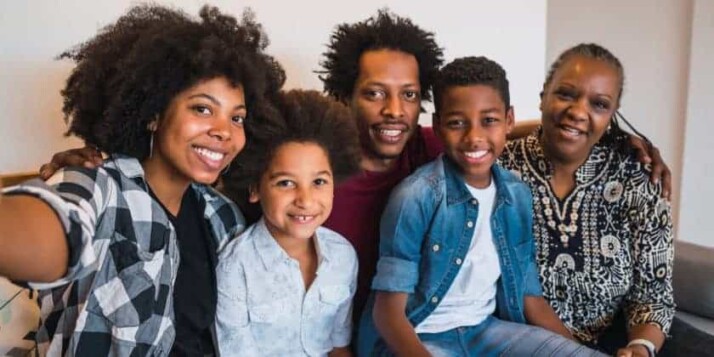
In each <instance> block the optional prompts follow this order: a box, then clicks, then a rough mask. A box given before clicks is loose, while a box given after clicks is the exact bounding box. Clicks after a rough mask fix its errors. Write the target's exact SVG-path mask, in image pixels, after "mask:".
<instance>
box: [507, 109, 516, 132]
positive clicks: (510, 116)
mask: <svg viewBox="0 0 714 357" xmlns="http://www.w3.org/2000/svg"><path fill="white" fill-rule="evenodd" d="M515 118H516V114H515V110H514V109H513V106H510V107H508V109H507V110H506V133H508V134H510V133H511V131H513V127H514V126H515V125H516V119H515Z"/></svg>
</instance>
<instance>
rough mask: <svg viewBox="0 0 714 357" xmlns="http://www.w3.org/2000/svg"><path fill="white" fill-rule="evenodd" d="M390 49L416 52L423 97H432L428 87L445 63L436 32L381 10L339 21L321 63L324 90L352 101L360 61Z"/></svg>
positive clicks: (409, 52) (412, 53) (410, 52)
mask: <svg viewBox="0 0 714 357" xmlns="http://www.w3.org/2000/svg"><path fill="white" fill-rule="evenodd" d="M380 49H389V50H396V51H400V52H404V53H408V54H411V55H413V56H414V57H415V58H416V60H417V63H418V64H419V83H420V85H421V99H422V100H430V99H431V95H430V94H429V90H430V89H431V86H432V84H433V83H434V77H435V76H436V73H437V72H438V71H439V67H440V66H441V64H442V63H443V62H444V59H443V51H442V49H441V48H440V47H439V46H438V45H437V44H436V41H435V40H434V34H433V33H432V32H427V31H424V30H423V29H421V28H420V27H419V26H417V25H414V24H413V23H412V21H411V19H409V18H406V17H400V16H397V15H394V14H392V13H390V11H389V10H387V9H382V10H379V12H378V13H377V15H376V16H372V17H370V18H368V19H366V20H364V21H361V22H357V23H355V24H346V23H345V24H340V25H338V26H337V28H336V29H335V31H334V32H333V33H332V36H330V43H329V44H328V45H327V52H325V53H323V56H324V60H323V61H322V62H321V63H320V65H321V66H322V68H323V70H321V71H318V72H317V73H319V74H321V76H320V79H321V80H322V81H323V84H324V89H325V92H327V93H328V94H329V95H331V96H332V97H334V98H335V99H337V100H339V101H345V102H346V101H349V99H350V97H351V96H352V92H353V90H354V86H355V82H356V81H357V77H358V75H359V60H360V57H361V56H362V54H363V53H364V52H366V51H370V50H380Z"/></svg>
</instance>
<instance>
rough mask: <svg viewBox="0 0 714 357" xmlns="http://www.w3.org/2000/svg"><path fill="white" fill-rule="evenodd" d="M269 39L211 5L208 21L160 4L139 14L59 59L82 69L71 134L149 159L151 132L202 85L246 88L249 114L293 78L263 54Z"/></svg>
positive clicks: (72, 101) (71, 86) (205, 12)
mask: <svg viewBox="0 0 714 357" xmlns="http://www.w3.org/2000/svg"><path fill="white" fill-rule="evenodd" d="M267 45H268V39H267V37H266V36H265V34H264V33H263V30H262V27H261V25H260V24H258V23H257V22H255V19H254V17H253V15H252V13H251V12H250V11H247V12H245V13H244V14H243V16H242V19H241V20H240V21H239V20H237V19H236V18H234V17H232V16H228V15H225V14H222V13H221V12H220V11H219V10H218V9H217V8H215V7H209V6H205V7H203V8H202V9H201V11H200V19H198V20H196V19H192V18H190V17H189V16H188V15H186V14H185V13H183V12H181V11H178V10H173V9H169V8H166V7H161V6H156V5H140V6H137V7H134V8H132V9H131V10H129V12H128V13H126V14H125V15H124V16H122V17H120V18H119V20H117V22H116V23H114V24H112V25H109V26H107V27H105V28H104V29H102V30H101V31H100V33H99V34H98V35H97V36H95V37H94V38H92V39H90V40H89V41H87V42H85V43H83V44H81V45H79V46H77V47H75V48H74V49H72V50H69V51H67V52H64V53H62V54H61V55H60V56H59V58H69V59H72V60H74V61H75V62H77V67H76V68H75V69H74V71H73V72H72V74H71V75H70V77H69V79H68V80H67V85H66V87H65V88H64V90H63V91H62V95H63V96H64V106H63V111H64V114H65V120H66V121H70V118H71V121H70V127H69V130H68V132H67V134H68V135H69V134H74V135H77V136H79V137H80V138H82V139H84V140H85V141H86V142H87V144H89V145H93V146H95V147H97V148H98V149H99V150H101V151H104V152H108V153H110V154H114V153H119V154H125V155H129V156H132V157H135V158H137V159H139V160H142V159H144V158H146V157H147V156H148V154H149V140H150V137H151V133H150V131H149V130H148V129H147V126H148V124H149V123H150V122H152V121H154V120H156V118H157V117H160V116H162V115H163V113H164V112H165V111H166V109H167V108H168V105H169V103H170V102H171V100H172V98H174V97H175V96H176V95H177V94H179V93H180V92H182V91H184V90H186V89H188V88H190V87H192V86H194V85H196V84H198V83H199V82H201V81H204V80H208V79H212V78H216V77H225V78H227V79H228V81H229V82H230V83H232V84H233V85H235V86H238V85H241V86H242V87H243V91H244V93H245V99H246V106H247V108H248V121H250V120H251V113H252V111H253V110H254V109H255V108H257V107H258V106H259V105H260V103H261V102H263V101H265V100H266V99H269V98H270V97H272V96H273V95H274V94H273V93H277V92H278V91H279V90H280V88H281V87H282V85H283V82H284V81H285V72H284V71H283V69H282V68H281V67H280V65H279V64H278V63H277V62H276V61H275V60H273V58H272V57H270V56H268V55H266V54H265V53H264V52H263V51H264V49H265V47H266V46H267Z"/></svg>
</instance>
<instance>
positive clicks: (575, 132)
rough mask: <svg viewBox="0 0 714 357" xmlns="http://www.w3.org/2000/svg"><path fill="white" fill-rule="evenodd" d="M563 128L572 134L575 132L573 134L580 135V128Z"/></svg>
mask: <svg viewBox="0 0 714 357" xmlns="http://www.w3.org/2000/svg"><path fill="white" fill-rule="evenodd" d="M563 130H565V131H567V132H569V133H573V134H575V135H580V134H581V132H580V130H578V129H573V128H568V127H563Z"/></svg>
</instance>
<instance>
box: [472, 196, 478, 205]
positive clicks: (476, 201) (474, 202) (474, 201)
mask: <svg viewBox="0 0 714 357" xmlns="http://www.w3.org/2000/svg"><path fill="white" fill-rule="evenodd" d="M471 204H472V205H474V206H475V205H477V204H478V200H477V199H475V198H474V199H473V200H471Z"/></svg>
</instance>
